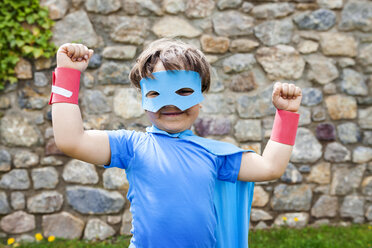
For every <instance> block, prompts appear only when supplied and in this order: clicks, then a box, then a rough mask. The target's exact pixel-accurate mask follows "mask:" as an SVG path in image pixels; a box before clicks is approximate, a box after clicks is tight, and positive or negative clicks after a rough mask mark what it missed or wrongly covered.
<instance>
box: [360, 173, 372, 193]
mask: <svg viewBox="0 0 372 248" xmlns="http://www.w3.org/2000/svg"><path fill="white" fill-rule="evenodd" d="M362 193H363V194H364V195H369V196H372V176H369V177H366V178H364V180H363V182H362Z"/></svg>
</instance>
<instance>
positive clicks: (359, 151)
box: [353, 146, 372, 164]
mask: <svg viewBox="0 0 372 248" xmlns="http://www.w3.org/2000/svg"><path fill="white" fill-rule="evenodd" d="M370 160H372V148H370V147H366V146H358V147H356V148H355V149H354V150H353V162H354V163H358V164H361V163H366V162H368V161H370Z"/></svg>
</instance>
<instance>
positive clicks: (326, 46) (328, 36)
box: [320, 32, 358, 57]
mask: <svg viewBox="0 0 372 248" xmlns="http://www.w3.org/2000/svg"><path fill="white" fill-rule="evenodd" d="M320 47H321V48H322V52H323V54H324V55H330V56H347V57H355V56H356V55H357V52H358V51H357V47H358V43H357V41H356V40H355V38H354V36H352V35H350V34H345V33H336V32H323V33H321V34H320Z"/></svg>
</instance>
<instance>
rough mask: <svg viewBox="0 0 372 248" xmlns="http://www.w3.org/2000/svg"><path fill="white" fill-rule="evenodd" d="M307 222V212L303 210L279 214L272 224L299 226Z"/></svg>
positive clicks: (303, 225)
mask: <svg viewBox="0 0 372 248" xmlns="http://www.w3.org/2000/svg"><path fill="white" fill-rule="evenodd" d="M308 223H309V214H308V213H304V212H298V213H285V214H279V215H278V216H277V217H276V219H275V221H274V226H288V227H296V228H301V227H305V226H306V225H307V224H308Z"/></svg>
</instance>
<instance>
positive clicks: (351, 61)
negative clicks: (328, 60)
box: [338, 58, 355, 68]
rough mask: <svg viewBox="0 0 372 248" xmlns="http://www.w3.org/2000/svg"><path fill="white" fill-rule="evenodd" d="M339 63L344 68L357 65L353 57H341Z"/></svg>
mask: <svg viewBox="0 0 372 248" xmlns="http://www.w3.org/2000/svg"><path fill="white" fill-rule="evenodd" d="M338 65H339V66H340V67H342V68H345V67H349V66H354V65H355V60H354V59H352V58H340V59H339V60H338Z"/></svg>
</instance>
